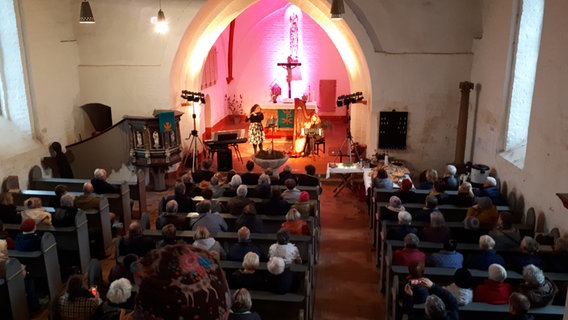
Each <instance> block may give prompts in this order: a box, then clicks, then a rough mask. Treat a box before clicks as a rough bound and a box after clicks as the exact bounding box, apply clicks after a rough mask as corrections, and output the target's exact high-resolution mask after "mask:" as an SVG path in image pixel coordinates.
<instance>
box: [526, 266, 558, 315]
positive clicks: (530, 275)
mask: <svg viewBox="0 0 568 320" xmlns="http://www.w3.org/2000/svg"><path fill="white" fill-rule="evenodd" d="M523 279H524V280H525V281H524V282H523V283H521V285H520V286H519V290H518V291H519V292H520V293H522V294H523V295H525V296H526V297H527V298H529V300H530V302H531V307H532V308H540V307H544V306H546V305H549V304H550V303H552V300H554V296H555V295H556V293H557V292H558V287H557V286H556V284H555V283H554V282H552V281H551V280H550V279H548V278H547V277H545V275H544V273H543V272H542V270H541V269H540V268H539V267H537V266H535V265H534V264H528V265H526V266H525V267H524V268H523Z"/></svg>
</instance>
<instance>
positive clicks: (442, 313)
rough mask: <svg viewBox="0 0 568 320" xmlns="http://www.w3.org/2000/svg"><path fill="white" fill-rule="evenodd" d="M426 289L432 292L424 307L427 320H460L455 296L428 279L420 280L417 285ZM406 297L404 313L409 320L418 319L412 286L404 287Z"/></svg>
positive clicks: (403, 304)
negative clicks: (414, 307)
mask: <svg viewBox="0 0 568 320" xmlns="http://www.w3.org/2000/svg"><path fill="white" fill-rule="evenodd" d="M417 285H420V286H423V287H425V288H426V289H428V291H429V292H430V295H429V296H428V298H426V303H425V306H424V313H425V314H426V318H428V319H432V320H458V319H459V318H460V315H459V308H458V303H457V301H456V299H455V298H454V296H453V295H452V294H451V293H450V292H449V291H447V290H444V288H442V287H441V286H439V285H437V284H435V283H433V282H432V281H431V280H430V279H428V278H422V279H420V282H419V283H418V284H417ZM404 292H405V296H404V299H403V303H402V306H403V307H402V309H403V312H404V313H405V314H406V315H408V319H409V320H414V319H416V318H415V316H414V310H413V305H414V304H413V301H412V300H413V299H412V295H413V291H412V286H411V285H410V284H406V285H405V286H404Z"/></svg>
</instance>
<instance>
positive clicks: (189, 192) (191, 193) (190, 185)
mask: <svg viewBox="0 0 568 320" xmlns="http://www.w3.org/2000/svg"><path fill="white" fill-rule="evenodd" d="M181 182H182V183H183V184H184V185H185V195H186V196H188V197H189V198H190V199H191V198H193V197H196V196H199V195H201V189H199V185H198V183H195V182H194V181H193V174H192V173H191V171H188V172H186V173H185V174H184V175H183V176H182V177H181Z"/></svg>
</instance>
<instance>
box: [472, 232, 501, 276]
mask: <svg viewBox="0 0 568 320" xmlns="http://www.w3.org/2000/svg"><path fill="white" fill-rule="evenodd" d="M494 247H495V240H493V238H491V237H490V236H488V235H482V236H481V237H479V248H480V249H481V250H479V251H476V252H474V253H471V254H470V255H469V257H468V258H467V260H466V262H465V264H464V267H466V268H469V269H478V270H487V268H489V266H490V265H491V264H494V263H496V264H499V265H501V266H505V259H503V257H502V256H501V255H500V254H498V253H497V252H496V251H495V250H494V249H493V248H494Z"/></svg>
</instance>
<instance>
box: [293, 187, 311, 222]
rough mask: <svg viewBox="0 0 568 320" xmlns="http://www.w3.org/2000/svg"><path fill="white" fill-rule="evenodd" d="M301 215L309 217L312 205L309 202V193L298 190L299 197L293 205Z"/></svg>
mask: <svg viewBox="0 0 568 320" xmlns="http://www.w3.org/2000/svg"><path fill="white" fill-rule="evenodd" d="M292 207H293V208H296V209H297V210H298V211H299V212H300V214H301V215H302V217H309V216H310V215H311V214H312V211H313V206H312V204H311V203H310V194H309V193H308V192H307V191H302V192H300V198H299V199H298V201H296V202H295V203H294V204H293V205H292Z"/></svg>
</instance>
